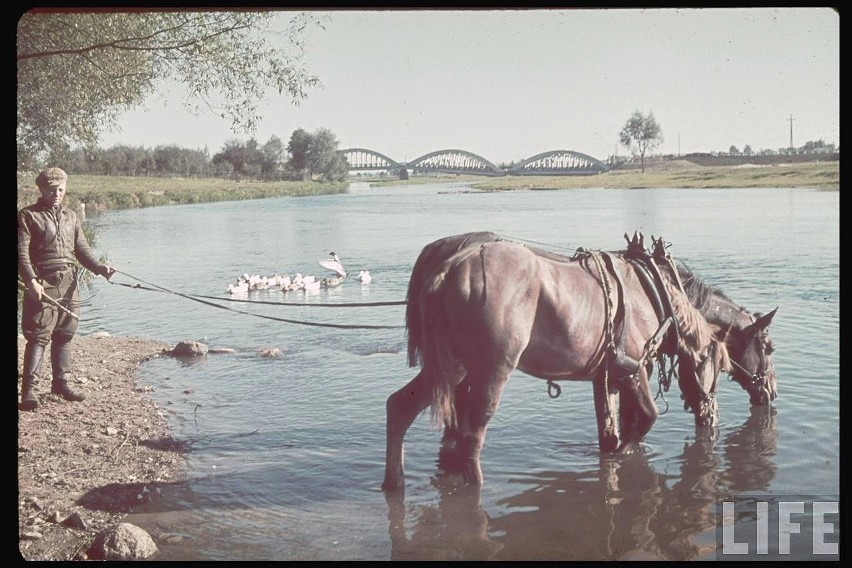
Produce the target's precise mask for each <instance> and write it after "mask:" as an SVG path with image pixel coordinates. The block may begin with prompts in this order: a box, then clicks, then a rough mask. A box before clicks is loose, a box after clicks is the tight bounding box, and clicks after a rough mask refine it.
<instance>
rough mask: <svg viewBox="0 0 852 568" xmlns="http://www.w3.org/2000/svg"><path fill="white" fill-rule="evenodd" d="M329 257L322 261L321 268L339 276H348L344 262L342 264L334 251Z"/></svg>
mask: <svg viewBox="0 0 852 568" xmlns="http://www.w3.org/2000/svg"><path fill="white" fill-rule="evenodd" d="M328 256H329V258H327V259H325V260H321V261H320V266H322V267H323V268H328V269H329V270H333V271H334V272H336V273H337V275H338V276H346V271H345V270H344V269H343V262H341V260H340V257H339V256H337V255H336V254H335V253H334V251H331V252H330V253H328Z"/></svg>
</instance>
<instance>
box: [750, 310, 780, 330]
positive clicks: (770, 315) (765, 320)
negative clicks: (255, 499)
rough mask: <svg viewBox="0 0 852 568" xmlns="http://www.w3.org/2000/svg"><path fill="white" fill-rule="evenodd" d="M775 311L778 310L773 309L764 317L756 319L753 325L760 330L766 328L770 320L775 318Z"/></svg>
mask: <svg viewBox="0 0 852 568" xmlns="http://www.w3.org/2000/svg"><path fill="white" fill-rule="evenodd" d="M777 311H778V308H775V309H774V310H772V311H771V312H769V313H768V314H766V315H765V316H760V317H759V318H758V319H757V321H756V322H754V325H756V326H757V327H759V328H760V329H764V328H766V327H767V326H768V325H769V324H770V323H771V322H772V318H773V317H775V312H777Z"/></svg>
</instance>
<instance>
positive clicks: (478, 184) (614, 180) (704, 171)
mask: <svg viewBox="0 0 852 568" xmlns="http://www.w3.org/2000/svg"><path fill="white" fill-rule="evenodd" d="M363 181H367V180H363ZM442 182H443V183H447V182H473V187H475V188H476V189H480V190H483V191H510V190H516V189H527V190H530V189H533V190H535V189H538V190H545V189H582V188H609V189H640V188H654V187H661V188H662V187H669V188H725V187H813V188H817V189H823V190H834V191H837V190H838V189H839V187H840V162H811V163H800V164H789V165H773V166H753V165H745V166H735V167H731V166H724V167H721V166H720V167H710V166H699V165H696V164H693V163H691V162H686V161H683V160H674V161H667V162H661V163H658V164H651V165H648V166H646V169H645V172H644V173H643V172H642V171H641V170H640V169H639V168H638V167H637V168H633V169H622V170H613V171H609V172H606V173H603V174H599V175H591V176H505V177H474V176H465V175H451V174H439V175H432V176H412V177H411V179H409V180H406V181H400V180H397V179H387V178H375V179H374V180H372V181H371V183H373V184H374V185H408V184H419V183H442Z"/></svg>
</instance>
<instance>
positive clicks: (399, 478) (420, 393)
mask: <svg viewBox="0 0 852 568" xmlns="http://www.w3.org/2000/svg"><path fill="white" fill-rule="evenodd" d="M431 400H432V382H431V381H430V380H429V377H428V375H427V374H426V372H425V371H420V372H419V373H418V374H417V376H416V377H414V378H413V379H411V381H409V383H408V384H407V385H405V386H404V387H402V388H401V389H399V390H398V391H396V392H395V393H393V394H392V395H390V396H389V397H388V400H387V403H386V409H387V426H386V435H387V448H386V451H385V480H384V482H383V483H382V489H384V490H390V489H398V488H400V487H403V486H404V485H405V471H404V468H403V460H404V451H403V441H404V439H405V433H406V432H407V431H408V428H409V426H411V423H412V422H414V419H415V418H417V416H418V415H419V414H420V413H421V412H423V410H424V409H425V408H426V407H427V406H429V403H430V402H431Z"/></svg>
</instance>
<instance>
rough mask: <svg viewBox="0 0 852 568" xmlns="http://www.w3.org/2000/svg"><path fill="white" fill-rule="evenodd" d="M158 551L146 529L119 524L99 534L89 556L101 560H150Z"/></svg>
mask: <svg viewBox="0 0 852 568" xmlns="http://www.w3.org/2000/svg"><path fill="white" fill-rule="evenodd" d="M157 550H158V548H157V545H156V544H155V543H154V539H152V538H151V535H149V534H148V533H147V532H146V531H145V530H144V529H142V528H139V527H137V526H136V525H132V524H130V523H119V524H117V525H115V526H114V527H110V528H108V529H104V530H102V531H101V532H99V533H98V535H97V536H96V537H95V541H94V543H92V546H91V547H90V548H89V550H88V555H89V557H90V558H94V559H99V560H138V559H141V558H148V557H149V556H151V555H152V554H154V553H155V552H157Z"/></svg>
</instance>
